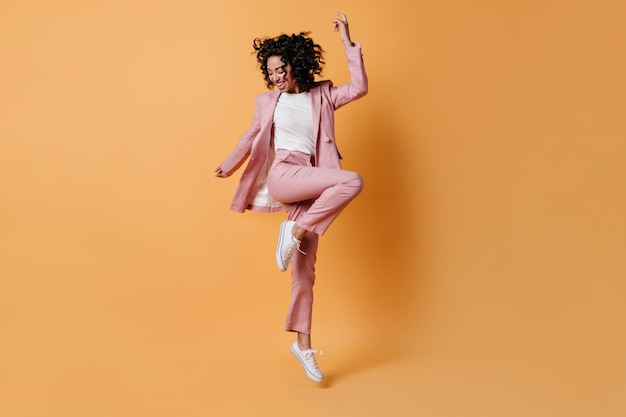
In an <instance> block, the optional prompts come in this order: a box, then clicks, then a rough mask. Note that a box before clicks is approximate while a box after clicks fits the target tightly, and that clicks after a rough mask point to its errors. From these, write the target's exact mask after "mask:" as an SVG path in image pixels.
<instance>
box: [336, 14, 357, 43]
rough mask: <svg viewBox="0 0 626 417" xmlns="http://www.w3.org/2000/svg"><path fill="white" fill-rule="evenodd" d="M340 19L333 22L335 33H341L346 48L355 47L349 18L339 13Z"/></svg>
mask: <svg viewBox="0 0 626 417" xmlns="http://www.w3.org/2000/svg"><path fill="white" fill-rule="evenodd" d="M337 15H338V16H339V18H338V19H335V20H333V31H335V32H337V31H340V32H341V40H342V41H343V43H344V45H346V46H354V44H353V43H352V40H351V39H350V29H349V28H348V18H347V17H346V15H345V14H343V13H337Z"/></svg>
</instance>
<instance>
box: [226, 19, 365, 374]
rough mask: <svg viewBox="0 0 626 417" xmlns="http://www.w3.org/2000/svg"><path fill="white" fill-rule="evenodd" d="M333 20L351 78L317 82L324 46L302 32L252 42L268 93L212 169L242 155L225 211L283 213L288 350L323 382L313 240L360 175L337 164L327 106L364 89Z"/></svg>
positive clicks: (231, 167)
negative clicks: (314, 332)
mask: <svg viewBox="0 0 626 417" xmlns="http://www.w3.org/2000/svg"><path fill="white" fill-rule="evenodd" d="M338 15H339V18H337V19H335V20H333V29H334V31H339V32H340V34H341V40H342V42H343V44H344V48H345V51H346V55H347V58H348V68H349V69H350V82H349V83H347V84H344V85H341V86H339V87H335V86H333V84H332V82H331V81H321V82H316V81H315V76H316V75H321V73H322V66H323V65H324V61H323V56H322V54H323V52H324V51H323V50H322V48H321V47H320V46H319V45H317V44H315V43H314V42H313V40H312V39H311V38H309V37H308V33H307V32H302V33H300V34H298V35H296V34H293V35H291V36H288V35H285V34H282V35H280V36H277V37H275V38H266V39H259V38H257V39H255V41H254V49H255V51H256V56H257V61H258V63H259V66H260V68H261V71H262V72H263V75H264V77H265V82H266V85H267V87H268V89H270V90H271V91H269V92H267V93H264V94H261V95H259V96H258V97H257V99H256V102H255V114H254V118H253V120H252V124H251V126H250V128H249V129H248V131H247V132H246V133H244V135H243V136H242V137H241V138H240V140H239V142H238V143H237V146H236V147H235V150H234V151H233V152H232V153H231V154H230V155H229V156H228V158H226V160H225V161H224V162H223V163H222V164H220V166H218V167H217V169H216V170H215V172H216V174H215V175H216V176H217V177H220V178H227V177H229V176H230V175H232V174H233V172H234V171H236V170H237V169H238V168H239V167H240V166H241V165H242V164H243V162H244V161H245V160H246V159H248V158H249V162H248V165H247V166H246V168H245V170H244V172H243V174H242V176H241V179H240V181H239V185H238V187H237V191H236V192H235V196H234V198H233V201H232V204H231V209H232V210H235V211H238V212H244V211H245V210H246V209H249V210H256V211H279V210H285V211H287V218H288V220H286V221H283V222H282V223H281V225H280V233H279V239H278V245H277V248H276V261H277V263H278V268H279V269H280V270H281V271H285V270H287V268H288V265H289V264H291V276H292V291H291V302H290V306H289V311H288V313H287V319H286V323H285V330H287V331H291V332H296V333H297V340H296V341H295V342H294V343H293V344H292V346H291V351H292V353H293V354H294V355H295V357H296V358H297V359H298V360H299V361H300V363H301V364H302V366H303V368H304V371H305V373H306V375H307V376H308V377H309V378H311V379H312V380H314V381H316V382H320V381H322V380H323V379H324V376H323V374H322V373H321V371H320V370H319V367H318V366H317V362H316V360H315V356H314V355H315V354H316V353H318V352H317V351H315V350H313V349H311V314H312V306H313V284H314V282H315V259H316V252H317V244H318V237H319V236H320V235H323V234H324V232H325V231H326V230H327V228H328V227H329V226H330V224H331V223H332V222H333V220H334V219H335V218H336V217H337V216H338V215H339V213H341V211H342V210H343V209H344V208H345V207H346V206H347V205H348V203H349V202H350V201H352V200H353V199H354V198H355V197H356V196H357V195H358V194H359V193H360V192H361V189H362V186H363V183H362V180H361V177H360V176H359V175H358V174H357V173H354V172H350V171H346V170H342V169H341V165H340V159H341V156H340V154H339V151H338V150H337V146H336V144H335V134H334V111H335V110H336V109H338V108H339V107H341V106H343V105H344V104H347V103H349V102H351V101H353V100H356V99H358V98H360V97H362V96H364V95H365V94H366V93H367V75H366V74H365V68H364V66H363V58H362V55H361V45H360V44H359V43H353V42H352V41H351V39H350V32H349V30H348V20H347V18H346V16H345V15H343V14H341V13H338Z"/></svg>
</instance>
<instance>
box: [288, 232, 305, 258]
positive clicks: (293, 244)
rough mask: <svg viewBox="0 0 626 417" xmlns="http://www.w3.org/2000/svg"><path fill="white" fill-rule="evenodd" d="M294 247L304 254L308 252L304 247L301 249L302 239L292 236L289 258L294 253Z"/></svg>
mask: <svg viewBox="0 0 626 417" xmlns="http://www.w3.org/2000/svg"><path fill="white" fill-rule="evenodd" d="M294 249H298V252H300V253H301V254H303V255H306V252H305V251H303V250H302V249H300V241H299V240H298V239H296V238H295V237H293V236H292V237H291V244H290V245H289V249H288V250H287V258H288V259H289V258H291V255H293V250H294Z"/></svg>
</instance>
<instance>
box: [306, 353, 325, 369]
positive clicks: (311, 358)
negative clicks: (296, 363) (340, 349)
mask: <svg viewBox="0 0 626 417" xmlns="http://www.w3.org/2000/svg"><path fill="white" fill-rule="evenodd" d="M302 353H304V358H305V359H306V361H307V362H308V363H309V364H310V365H311V366H313V368H315V370H318V371H319V368H318V367H317V361H316V360H315V355H318V356H322V355H323V354H324V352H323V351H321V350H314V349H307V350H303V351H302Z"/></svg>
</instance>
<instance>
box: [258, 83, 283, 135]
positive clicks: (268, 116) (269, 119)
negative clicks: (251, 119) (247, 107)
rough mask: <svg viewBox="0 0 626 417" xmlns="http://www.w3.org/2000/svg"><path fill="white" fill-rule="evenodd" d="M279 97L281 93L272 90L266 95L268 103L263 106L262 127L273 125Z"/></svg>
mask: <svg viewBox="0 0 626 417" xmlns="http://www.w3.org/2000/svg"><path fill="white" fill-rule="evenodd" d="M278 97H280V91H278V90H272V91H271V92H270V93H269V94H267V95H266V98H267V101H266V103H265V105H264V106H263V114H262V116H261V126H267V125H271V124H272V123H273V117H274V109H276V103H278Z"/></svg>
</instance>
